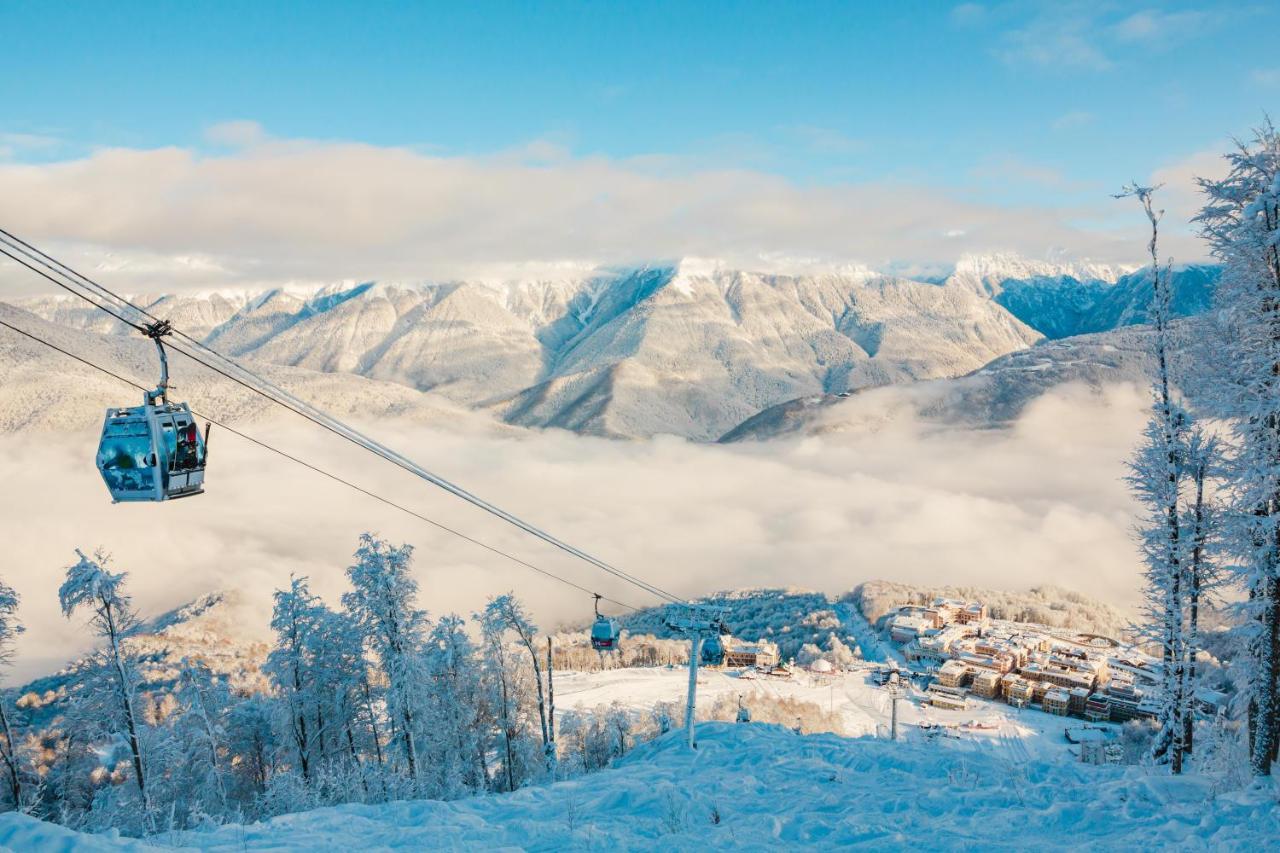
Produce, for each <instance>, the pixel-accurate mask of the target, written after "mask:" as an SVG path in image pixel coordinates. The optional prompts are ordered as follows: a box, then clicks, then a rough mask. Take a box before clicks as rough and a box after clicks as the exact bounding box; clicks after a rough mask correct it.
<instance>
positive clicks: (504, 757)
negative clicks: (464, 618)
mask: <svg viewBox="0 0 1280 853" xmlns="http://www.w3.org/2000/svg"><path fill="white" fill-rule="evenodd" d="M490 605H492V602H490ZM475 619H476V621H477V622H479V623H480V636H481V683H482V685H483V701H484V703H485V705H486V707H487V708H488V709H489V710H488V712H487V714H486V715H485V716H486V718H488V719H492V721H493V737H492V741H493V743H492V752H493V753H494V755H495V757H496V760H497V767H496V768H493V769H492V770H491V776H492V779H493V783H494V786H495V787H496V788H497V789H498V790H500V791H514V790H516V789H517V788H519V787H520V786H521V785H523V784H524V783H525V781H526V779H528V778H529V777H530V776H531V775H534V774H535V773H536V772H538V771H539V768H541V769H543V770H545V768H546V755H545V752H544V751H543V750H544V747H543V741H542V740H541V739H540V738H538V736H537V735H535V734H534V733H533V728H534V726H533V722H532V714H531V712H530V711H529V709H528V707H527V702H526V701H525V700H526V698H527V696H528V695H529V693H530V692H531V691H530V690H528V689H527V688H526V685H527V684H528V682H529V681H530V680H531V678H532V673H531V671H530V670H528V669H525V668H522V667H521V666H520V665H519V662H518V661H517V659H516V657H515V655H513V654H512V650H511V649H510V648H509V647H508V645H507V640H506V637H507V631H508V624H507V621H506V614H504V613H503V611H502V608H495V607H493V606H489V607H486V608H485V609H484V611H482V612H481V613H477V614H476V615H475ZM539 753H542V754H541V758H540V759H539Z"/></svg>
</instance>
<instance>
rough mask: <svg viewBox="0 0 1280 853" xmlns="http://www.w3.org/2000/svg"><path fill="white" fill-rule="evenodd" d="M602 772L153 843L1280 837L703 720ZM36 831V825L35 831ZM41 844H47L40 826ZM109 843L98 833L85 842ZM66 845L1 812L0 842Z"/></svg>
mask: <svg viewBox="0 0 1280 853" xmlns="http://www.w3.org/2000/svg"><path fill="white" fill-rule="evenodd" d="M699 733H700V737H699V748H698V750H697V751H696V752H690V751H689V750H688V749H686V748H685V746H684V742H683V739H682V737H681V734H682V733H681V732H672V733H671V734H669V735H666V736H664V737H662V738H660V739H658V740H657V741H654V742H651V743H649V744H647V745H644V746H641V747H639V748H637V749H636V750H634V751H633V752H632V753H631V754H630V755H628V756H627V757H626V758H624V759H622V760H620V761H619V762H617V764H616V765H615V767H614V768H612V769H610V770H606V771H603V772H600V773H597V774H593V775H589V776H584V777H580V778H577V779H573V780H569V781H565V782H559V783H556V784H554V785H549V786H544V787H530V788H525V789H523V790H521V791H517V792H516V793H514V794H509V795H502V796H492V797H479V798H474V799H468V800H461V801H456V802H447V803H446V802H428V801H405V802H398V803H391V804H389V805H379V806H360V805H355V806H341V807H336V808H326V809H317V810H315V811H311V812H305V813H301V814H294V815H287V816H284V817H280V818H276V819H274V820H270V821H266V822H264V823H259V824H254V825H252V826H228V827H222V828H220V829H217V830H214V831H210V832H191V833H183V834H176V835H165V836H163V837H160V838H157V839H155V840H156V841H161V842H163V843H166V844H174V845H176V846H179V847H183V846H185V847H189V848H195V849H204V850H227V851H232V850H237V851H238V850H256V849H276V850H282V849H289V850H338V849H348V850H350V849H359V850H373V849H379V850H385V849H392V848H395V849H428V848H430V849H529V850H565V849H601V850H609V849H616V850H653V849H666V850H693V849H697V848H700V847H705V846H707V845H711V846H712V847H713V848H714V849H737V850H777V849H792V848H821V849H834V848H837V847H847V846H858V845H860V846H865V847H868V848H873V849H885V848H898V847H905V846H912V847H923V848H930V849H1025V848H1027V847H1033V846H1034V847H1036V848H1039V849H1054V850H1056V849H1067V848H1072V849H1082V850H1115V849H1126V850H1128V849H1143V848H1153V847H1154V848H1178V849H1184V848H1190V849H1206V848H1208V849H1247V848H1251V847H1254V846H1256V844H1257V843H1258V840H1259V839H1263V838H1268V837H1270V838H1274V837H1276V835H1277V833H1280V809H1277V808H1276V805H1275V802H1274V793H1273V792H1271V793H1270V794H1269V796H1265V797H1264V796H1255V797H1251V798H1250V797H1231V798H1226V797H1223V798H1216V797H1215V796H1214V792H1213V790H1212V786H1211V784H1210V782H1209V781H1208V780H1206V779H1205V778H1203V777H1195V776H1188V777H1183V778H1180V779H1172V778H1169V777H1165V776H1162V775H1153V774H1154V771H1146V770H1139V769H1136V768H1129V769H1121V768H1108V767H1094V766H1088V765H1082V764H1055V763H1044V762H1036V761H1030V762H1026V761H1023V762H1017V761H1014V760H1012V758H1011V756H1010V755H1008V754H1003V753H997V752H995V751H994V750H992V749H989V748H988V749H983V748H980V747H978V746H977V745H976V744H974V743H972V742H968V741H952V740H945V741H935V742H920V743H914V742H913V743H893V742H890V741H884V740H875V739H870V738H867V739H859V740H850V739H847V738H841V737H837V736H834V735H807V736H800V735H795V734H792V733H791V732H790V731H788V730H786V729H783V728H781V727H777V726H768V725H760V724H749V725H734V724H731V723H707V724H704V725H702V726H701V727H700V728H699ZM45 827H47V828H45ZM41 832H45V833H47V835H48V837H47V840H46V838H44V837H43V836H42V835H41V834H40V833H41ZM84 838H85V842H86V849H93V848H90V847H88V846H87V845H89V844H93V843H96V844H97V845H98V848H99V849H103V848H106V849H110V848H108V842H111V843H112V844H114V843H115V842H113V841H112V840H111V839H106V838H93V837H84ZM46 841H47V845H48V846H49V847H51V848H56V849H69V848H70V847H71V846H73V844H72V841H71V838H70V836H69V835H68V832H67V830H64V829H61V828H58V827H52V826H48V825H40V824H34V825H33V822H32V821H31V819H30V818H25V817H21V816H15V815H12V814H8V815H4V816H2V817H0V844H7V845H10V846H14V847H17V848H24V849H32V845H34V846H37V847H43V846H46Z"/></svg>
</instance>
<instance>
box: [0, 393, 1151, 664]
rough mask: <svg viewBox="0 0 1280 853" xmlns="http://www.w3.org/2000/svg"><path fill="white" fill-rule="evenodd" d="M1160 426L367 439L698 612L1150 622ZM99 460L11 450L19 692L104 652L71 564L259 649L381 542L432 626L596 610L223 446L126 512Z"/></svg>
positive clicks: (1059, 423) (57, 441)
mask: <svg viewBox="0 0 1280 853" xmlns="http://www.w3.org/2000/svg"><path fill="white" fill-rule="evenodd" d="M861 396H862V395H860V397H861ZM1147 402H1148V399H1147V395H1146V392H1145V390H1140V389H1136V388H1128V387H1117V388H1113V389H1110V390H1108V391H1107V393H1105V394H1103V395H1101V396H1099V395H1097V394H1094V393H1091V392H1088V391H1086V390H1084V389H1079V388H1067V389H1064V390H1063V391H1062V392H1060V393H1058V394H1055V395H1052V396H1049V397H1046V398H1042V399H1041V400H1039V401H1038V402H1036V403H1034V404H1033V405H1032V406H1031V407H1030V408H1029V409H1028V410H1027V412H1026V413H1025V415H1024V416H1023V418H1022V419H1021V420H1020V421H1019V422H1018V423H1017V425H1016V426H1014V427H1013V428H1011V429H1009V430H963V429H940V428H938V427H936V426H929V425H926V424H924V423H921V422H918V421H917V420H915V419H914V416H913V415H912V414H911V413H912V411H913V406H914V402H913V400H912V398H911V392H910V391H909V390H906V389H884V390H882V391H878V392H875V394H873V395H867V397H866V399H859V398H852V399H851V400H850V401H849V402H848V403H847V404H842V407H841V408H838V409H837V410H833V411H832V413H831V417H837V416H839V417H843V418H844V419H845V420H846V422H848V423H852V424H853V426H852V427H850V428H848V429H846V430H845V431H843V432H838V433H828V434H825V435H823V436H821V437H816V438H805V439H800V440H786V441H781V442H771V443H764V444H746V445H735V446H717V445H709V446H708V445H695V444H690V443H687V442H684V441H681V440H677V439H666V438H664V439H655V440H653V441H648V442H609V441H604V440H598V439H589V438H581V437H578V436H574V435H570V434H567V433H559V432H548V433H542V434H536V433H535V434H528V435H525V436H523V437H519V438H502V437H496V436H493V435H486V436H477V435H461V434H457V433H450V432H441V431H425V430H422V429H417V428H413V429H410V428H403V427H397V426H396V425H394V424H388V423H379V424H377V425H374V426H372V427H370V429H371V430H372V431H373V432H374V434H376V435H377V436H379V437H380V438H383V439H385V440H386V441H387V442H388V443H390V444H391V445H392V446H394V447H397V448H402V449H405V450H407V451H408V452H409V455H411V456H413V457H414V458H415V459H418V460H420V461H421V462H422V463H424V464H426V465H428V466H431V467H434V468H436V469H437V470H439V471H440V473H442V474H444V475H445V476H448V477H451V478H453V479H455V480H457V481H458V482H460V483H462V484H464V485H466V486H468V487H470V488H472V489H474V490H475V491H476V492H477V493H479V494H481V495H483V496H485V497H489V498H492V499H494V500H495V501H497V502H499V503H500V504H501V505H502V506H504V507H505V508H507V509H510V510H512V511H513V512H516V513H518V514H521V515H523V516H524V517H526V518H528V519H529V520H530V521H533V522H535V523H537V524H539V525H541V526H543V527H545V528H546V529H548V530H551V531H553V532H555V533H556V534H558V535H560V536H563V537H564V538H565V539H567V540H569V541H571V542H573V543H574V544H576V545H579V546H581V547H583V548H585V549H587V550H588V551H591V552H592V553H594V554H596V555H597V556H600V557H602V558H604V559H606V560H609V561H610V562H612V563H614V564H616V565H618V566H620V567H622V568H625V569H627V570H629V571H631V572H634V573H636V574H638V575H641V576H643V577H645V578H646V579H649V580H651V581H652V582H655V583H658V584H660V585H662V586H664V587H667V588H669V589H671V590H673V591H676V592H678V593H681V594H686V595H694V594H699V593H703V592H707V591H710V590H714V589H721V588H726V587H733V586H759V585H788V584H795V585H800V586H808V587H812V588H817V589H821V590H826V591H828V592H833V593H835V592H841V591H844V590H847V589H849V588H850V587H852V586H853V585H854V584H856V583H858V582H859V581H863V580H868V579H872V578H890V579H896V580H904V581H919V582H930V583H959V584H974V585H984V586H992V587H998V588H999V587H1003V588H1010V587H1012V588H1025V587H1027V586H1031V585H1035V584H1040V583H1056V584H1060V585H1062V586H1066V587H1069V588H1074V589H1078V590H1081V591H1084V592H1087V593H1089V594H1091V595H1095V596H1098V597H1101V598H1104V599H1110V600H1113V601H1116V602H1118V603H1120V604H1131V603H1133V602H1134V601H1135V597H1136V590H1137V588H1138V583H1139V575H1138V572H1139V565H1138V557H1137V554H1136V552H1135V548H1134V546H1133V543H1132V541H1131V538H1130V533H1129V530H1130V525H1131V522H1132V518H1133V512H1134V507H1133V504H1132V502H1131V500H1130V497H1129V496H1128V494H1127V492H1126V490H1125V487H1124V484H1123V482H1122V479H1121V478H1122V476H1123V466H1122V460H1123V459H1124V458H1125V457H1126V456H1127V454H1128V452H1129V449H1130V447H1131V446H1132V444H1133V443H1134V441H1135V440H1136V438H1137V436H1138V434H1139V431H1140V428H1141V422H1142V418H1143V412H1144V408H1145V406H1146V404H1147ZM844 405H847V406H849V407H852V410H854V411H856V413H857V415H856V416H854V415H850V414H849V411H848V410H845V409H844V408H843V406H844ZM247 429H248V430H249V431H250V432H251V433H254V434H258V435H262V436H263V437H267V438H269V439H270V440H271V441H273V442H275V443H277V444H283V445H285V446H287V447H289V449H290V451H291V452H293V453H295V454H297V455H298V456H300V457H302V458H304V459H310V460H317V461H320V462H323V463H324V464H325V465H326V466H327V467H329V468H331V470H334V471H335V473H339V474H343V475H347V476H350V477H352V478H353V479H355V480H356V481H358V482H360V483H362V484H367V485H369V486H372V487H373V488H375V489H377V490H379V491H380V492H382V493H383V494H385V495H386V496H388V497H389V498H391V499H393V500H397V501H399V502H402V503H404V504H405V505H407V506H410V507H413V508H415V509H417V510H419V511H422V512H424V513H425V514H427V515H429V516H431V517H433V518H436V519H438V520H439V521H441V522H442V523H446V524H449V525H452V526H456V527H458V528H459V529H461V530H464V531H466V532H468V533H471V534H474V535H477V536H480V537H481V538H483V539H485V540H486V541H489V542H491V543H492V544H493V545H495V546H497V547H501V548H503V549H508V550H510V551H512V552H513V553H517V554H519V555H521V556H523V557H526V558H529V559H532V560H533V561H534V562H536V563H538V564H539V565H542V566H544V567H545V568H547V569H549V570H552V571H555V572H563V573H565V574H566V575H567V576H569V577H571V578H573V579H574V580H577V581H579V582H583V583H585V584H587V585H588V586H590V587H598V588H599V589H600V591H601V592H605V593H607V594H612V595H615V596H616V597H618V598H619V599H621V600H624V601H629V602H634V603H637V604H642V603H649V602H648V601H646V599H645V597H644V595H643V594H637V593H635V592H634V591H632V590H629V589H628V588H627V587H626V585H624V584H622V583H620V582H617V581H614V580H610V579H608V578H605V577H604V576H603V575H601V574H600V573H599V572H596V571H594V570H591V569H589V568H588V567H586V566H584V565H582V564H579V563H577V562H575V561H574V560H572V559H570V558H568V557H567V556H565V555H563V554H560V553H559V552H556V551H553V550H551V549H550V548H547V547H543V546H541V545H539V544H538V543H536V542H534V541H533V540H530V539H529V538H528V537H525V536H523V535H522V534H519V533H518V532H517V531H515V530H513V529H511V528H509V527H506V526H504V525H502V524H500V523H498V522H496V521H494V520H493V519H491V518H489V517H488V516H485V515H483V514H482V513H480V512H478V511H476V510H474V509H473V508H471V507H469V506H467V505H465V504H462V503H461V502H459V501H457V500H455V499H453V498H451V497H449V496H447V495H445V494H443V493H442V492H440V491H439V490H436V489H432V488H430V487H427V486H425V485H424V484H422V483H420V482H419V481H417V480H415V479H414V478H406V477H404V476H403V474H402V472H399V471H396V470H394V469H392V468H390V466H380V465H370V464H369V463H368V461H367V459H368V457H367V456H365V455H362V454H360V453H359V452H358V451H356V450H354V449H352V448H350V446H349V445H345V444H343V443H342V442H339V441H337V440H336V439H333V438H332V437H330V436H328V435H327V434H324V433H321V432H319V431H316V430H309V429H307V428H306V427H305V426H298V425H296V424H293V423H283V422H282V423H277V424H270V423H255V424H254V425H252V426H251V427H248V428H247ZM94 440H95V436H94V435H88V434H84V435H75V436H68V435H65V434H62V435H53V434H41V435H30V434H29V435H16V436H15V435H8V436H3V437H0V470H3V471H5V472H6V474H5V476H6V480H5V488H4V489H3V490H0V541H3V542H4V543H5V556H6V560H5V568H4V569H3V576H4V580H5V581H6V582H8V583H10V584H12V585H13V586H14V587H15V588H17V590H18V591H19V592H20V593H21V594H22V596H23V608H22V614H23V618H24V619H25V621H26V622H27V625H28V626H29V632H28V634H27V635H26V636H24V638H23V640H22V643H21V645H20V647H19V655H18V666H19V668H20V671H21V672H22V673H25V674H32V673H35V672H38V671H40V670H41V669H43V668H47V667H48V666H50V665H52V664H54V663H56V661H57V660H58V659H61V658H64V657H65V656H67V655H69V654H71V653H72V652H74V651H75V650H77V649H81V648H83V647H84V645H85V643H86V637H85V632H84V631H83V629H82V626H81V625H80V624H79V623H78V622H75V623H68V622H67V621H66V620H65V619H63V618H62V617H61V615H60V614H59V613H58V611H57V596H56V590H57V585H58V583H59V581H60V576H61V570H62V567H64V566H66V565H67V564H68V563H69V562H70V561H71V559H72V556H73V555H72V549H73V548H75V547H95V546H99V545H101V546H104V547H105V548H107V549H108V550H110V551H112V552H113V553H114V554H115V556H116V559H117V563H118V566H119V567H120V568H123V569H126V570H128V571H130V572H131V581H130V583H131V585H132V587H133V589H134V592H135V594H136V595H137V599H138V604H139V605H140V606H141V608H142V609H143V611H144V612H146V613H149V614H155V613H158V612H161V611H163V610H165V609H168V608H170V607H172V606H174V605H176V604H179V603H181V602H183V601H185V600H187V599H189V598H192V597H194V596H196V595H199V594H201V593H203V592H206V591H209V590H211V589H217V588H227V587H231V588H236V589H241V590H244V591H245V592H246V593H248V594H249V595H250V596H251V597H253V598H255V599H256V600H257V602H258V612H259V613H260V614H261V615H260V617H259V618H258V620H257V621H256V622H252V623H251V624H246V626H245V630H246V632H255V631H256V632H260V633H265V631H266V615H265V610H266V607H267V606H268V601H267V599H268V596H269V593H270V591H271V589H273V588H275V587H279V586H281V585H283V584H285V583H287V581H288V577H289V574H290V573H291V572H296V573H299V574H306V575H309V576H310V577H311V579H312V582H313V586H314V587H315V589H316V590H317V591H318V592H319V593H320V594H322V595H324V596H325V597H326V598H327V599H328V600H329V601H330V602H336V601H337V598H338V596H339V595H340V593H341V592H342V591H343V589H344V588H345V579H344V576H343V568H344V567H345V566H346V565H347V564H348V561H349V558H350V554H351V552H352V550H353V549H354V547H355V544H356V537H357V535H358V534H359V533H360V532H361V531H363V530H375V531H379V532H380V533H381V534H382V535H384V536H387V537H389V538H391V539H394V540H396V541H408V542H412V543H413V544H414V545H415V546H416V547H417V561H416V562H417V572H418V577H419V578H420V580H421V582H422V589H423V604H424V605H425V606H426V607H427V608H429V609H430V610H431V612H432V613H434V614H436V615H439V614H441V613H444V612H448V611H451V610H456V611H460V612H463V613H467V612H470V611H472V610H474V609H475V608H477V607H478V606H479V605H480V604H481V603H482V601H483V599H484V597H485V596H486V595H488V594H492V593H495V592H498V591H503V590H507V589H512V588H514V589H516V590H517V591H519V593H520V594H521V595H523V596H525V597H527V598H528V599H529V601H530V603H531V605H532V607H533V611H534V613H535V615H536V616H537V618H538V619H539V620H540V621H542V622H543V623H544V624H556V623H557V622H559V621H561V620H578V621H581V620H582V619H584V618H585V617H586V616H587V615H588V614H589V613H590V601H589V600H588V599H587V597H586V596H585V595H582V594H579V593H577V592H574V591H572V590H568V589H566V588H564V587H561V586H560V585H558V584H555V583H552V582H550V581H546V580H545V579H542V578H540V577H539V576H537V575H535V574H533V573H531V572H529V571H528V570H527V569H523V568H520V567H518V566H514V565H511V564H509V563H507V562H506V561H504V560H502V559H500V558H497V557H494V556H492V555H490V554H488V553H486V552H484V551H482V550H479V549H477V548H476V547H475V546H472V545H469V544H467V543H465V542H462V541H460V540H457V539H455V538H453V537H450V536H447V535H445V534H442V533H440V532H439V531H436V530H434V529H433V528H430V527H427V526H425V525H423V524H422V523H421V522H417V521H415V520H413V519H411V518H407V517H404V516H401V515H400V514H399V513H396V512H394V511H393V510H390V509H388V508H386V507H384V506H382V505H380V504H378V503H375V502H372V501H370V500H369V499H367V498H364V497H362V496H360V495H358V494H355V493H353V492H350V491H348V490H345V489H343V488H342V487H340V486H338V485H336V484H332V483H330V482H328V481H326V480H323V479H321V478H318V477H317V476H316V475H314V474H311V473H309V472H307V471H305V470H303V469H300V468H298V467H297V466H292V465H290V464H288V463H287V462H285V461H283V460H280V459H278V458H276V457H272V456H269V455H264V454H263V453H262V452H261V451H258V450H256V449H254V448H252V447H248V446H246V445H245V443H244V442H242V441H239V440H237V439H235V438H234V437H233V436H230V435H226V434H223V435H221V436H219V435H217V433H216V431H215V436H214V441H216V445H213V446H216V448H217V449H216V451H215V453H214V455H213V456H212V457H211V468H210V473H209V481H208V488H209V491H208V493H207V494H206V495H204V496H202V497H199V498H194V499H191V500H187V501H179V502H176V503H174V504H172V505H165V506H137V505H117V506H113V505H111V504H110V503H109V502H108V500H107V497H106V494H105V490H104V488H103V486H102V483H101V482H100V480H99V479H98V476H97V472H96V471H95V470H94V468H93V466H92V462H91V460H92V455H93V454H92V445H93V442H94Z"/></svg>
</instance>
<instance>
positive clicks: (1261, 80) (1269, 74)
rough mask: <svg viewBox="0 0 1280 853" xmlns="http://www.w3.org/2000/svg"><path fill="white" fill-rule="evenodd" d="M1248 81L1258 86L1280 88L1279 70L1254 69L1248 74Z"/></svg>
mask: <svg viewBox="0 0 1280 853" xmlns="http://www.w3.org/2000/svg"><path fill="white" fill-rule="evenodd" d="M1249 79H1250V80H1252V81H1253V82H1254V83H1257V84H1258V85H1259V86H1267V87H1272V86H1280V68H1255V69H1254V70H1253V71H1251V72H1249Z"/></svg>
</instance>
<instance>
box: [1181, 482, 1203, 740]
mask: <svg viewBox="0 0 1280 853" xmlns="http://www.w3.org/2000/svg"><path fill="white" fill-rule="evenodd" d="M1207 467H1208V460H1207V459H1203V458H1202V459H1196V460H1195V470H1194V472H1193V477H1194V479H1195V489H1196V497H1195V507H1194V510H1193V515H1192V534H1191V542H1192V548H1191V570H1190V575H1189V577H1188V586H1189V589H1188V591H1187V609H1188V617H1187V644H1186V645H1187V653H1186V658H1187V671H1186V673H1185V675H1186V678H1185V687H1184V688H1183V697H1182V698H1183V703H1184V705H1183V707H1184V711H1183V722H1182V748H1183V750H1184V751H1186V752H1188V753H1190V752H1192V751H1193V750H1194V749H1195V691H1196V655H1197V654H1198V653H1199V651H1200V591H1201V589H1202V588H1203V586H1204V583H1205V563H1204V558H1205V540H1206V538H1207V530H1206V527H1207V525H1208V520H1207V519H1206V517H1205V505H1204V482H1205V478H1206V476H1207Z"/></svg>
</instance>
